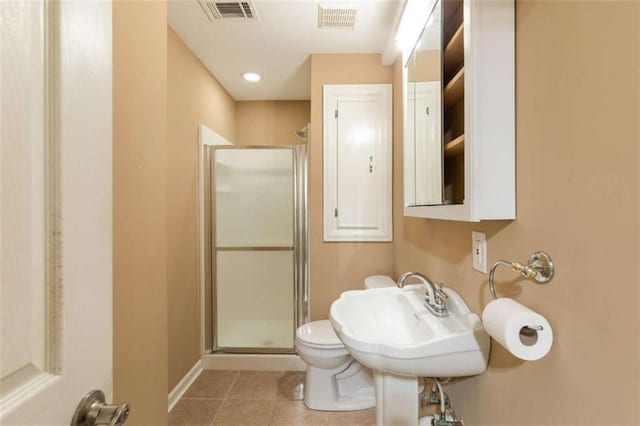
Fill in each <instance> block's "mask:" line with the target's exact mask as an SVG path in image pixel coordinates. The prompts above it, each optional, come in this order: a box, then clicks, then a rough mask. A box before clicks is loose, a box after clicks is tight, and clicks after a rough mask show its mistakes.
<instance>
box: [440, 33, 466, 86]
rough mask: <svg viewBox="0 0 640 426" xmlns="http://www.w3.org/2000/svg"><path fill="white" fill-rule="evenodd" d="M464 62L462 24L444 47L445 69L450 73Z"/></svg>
mask: <svg viewBox="0 0 640 426" xmlns="http://www.w3.org/2000/svg"><path fill="white" fill-rule="evenodd" d="M463 62H464V24H460V26H459V27H458V29H457V30H456V32H455V33H453V36H451V40H449V43H447V45H446V46H445V48H444V70H445V73H446V74H448V75H449V73H450V72H453V71H454V70H457V69H459V68H460V67H461V65H462V64H463Z"/></svg>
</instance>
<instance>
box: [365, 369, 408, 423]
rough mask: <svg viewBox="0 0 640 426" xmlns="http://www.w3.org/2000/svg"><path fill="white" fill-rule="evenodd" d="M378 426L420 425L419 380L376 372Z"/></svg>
mask: <svg viewBox="0 0 640 426" xmlns="http://www.w3.org/2000/svg"><path fill="white" fill-rule="evenodd" d="M373 375H374V381H375V386H376V426H392V425H402V426H415V425H417V424H418V378H417V377H409V376H398V375H395V374H391V373H385V372H381V371H374V373H373Z"/></svg>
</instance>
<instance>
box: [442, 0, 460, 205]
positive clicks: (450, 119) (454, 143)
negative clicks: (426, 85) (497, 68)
mask: <svg viewBox="0 0 640 426" xmlns="http://www.w3.org/2000/svg"><path fill="white" fill-rule="evenodd" d="M442 7H443V9H442V16H443V20H442V22H443V28H442V34H443V40H442V41H443V51H442V77H443V85H444V87H443V90H442V94H443V107H444V109H443V110H444V120H443V123H444V129H443V131H444V135H445V140H444V148H443V156H444V198H445V200H446V202H449V203H451V204H462V203H464V199H465V188H464V169H465V165H464V151H465V138H464V130H465V129H464V116H465V111H464V81H465V73H464V22H463V5H462V0H442Z"/></svg>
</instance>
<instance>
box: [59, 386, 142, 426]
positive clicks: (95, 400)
mask: <svg viewBox="0 0 640 426" xmlns="http://www.w3.org/2000/svg"><path fill="white" fill-rule="evenodd" d="M127 417H129V404H128V403H126V402H125V403H124V404H120V405H117V404H107V403H106V402H105V399H104V393H103V392H102V391H101V390H93V391H91V392H89V393H88V394H86V395H85V396H84V397H83V398H82V400H80V403H79V404H78V407H77V408H76V412H75V413H74V414H73V419H71V426H98V425H109V426H116V425H121V424H123V423H124V422H125V421H126V420H127Z"/></svg>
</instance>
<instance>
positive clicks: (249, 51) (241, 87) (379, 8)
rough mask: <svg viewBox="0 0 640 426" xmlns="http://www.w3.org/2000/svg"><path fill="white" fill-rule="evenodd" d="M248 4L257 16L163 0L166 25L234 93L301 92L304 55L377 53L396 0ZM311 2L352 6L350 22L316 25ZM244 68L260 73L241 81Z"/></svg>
mask: <svg viewBox="0 0 640 426" xmlns="http://www.w3.org/2000/svg"><path fill="white" fill-rule="evenodd" d="M201 1H202V3H204V2H205V0H201ZM217 1H226V0H217ZM252 5H253V9H254V10H255V12H256V14H257V16H258V19H255V20H246V19H243V20H239V19H228V20H225V19H223V20H215V19H213V20H210V19H209V18H208V17H207V15H206V14H205V11H204V10H203V7H202V6H201V5H200V3H198V1H197V0H170V1H169V2H168V21H169V25H171V27H172V28H173V29H174V30H175V31H176V33H178V35H179V36H180V37H181V38H182V40H184V41H185V43H186V44H187V45H188V46H189V47H190V48H191V50H192V51H193V52H194V53H195V54H196V56H198V58H200V60H201V61H202V62H203V63H204V65H205V66H206V67H207V68H208V69H209V71H210V72H211V73H212V74H213V75H214V76H215V77H216V78H217V79H218V81H219V82H220V83H221V84H222V85H223V86H224V88H225V89H227V91H228V92H229V94H231V96H232V97H233V98H234V99H235V100H293V99H309V55H310V54H312V53H383V51H385V48H388V47H387V46H388V45H389V40H390V37H391V40H392V37H393V35H392V33H393V32H394V30H395V26H396V22H397V20H398V16H399V15H400V12H401V8H402V5H403V2H402V1H401V0H354V1H330V2H318V1H313V0H254V1H253V2H252ZM319 5H321V6H323V7H340V8H356V9H357V15H356V20H355V28H354V29H319V28H318V6H319ZM248 71H252V72H257V73H258V74H260V75H261V76H262V80H261V81H260V82H258V83H249V82H246V81H244V80H243V78H242V74H243V73H245V72H248Z"/></svg>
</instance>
